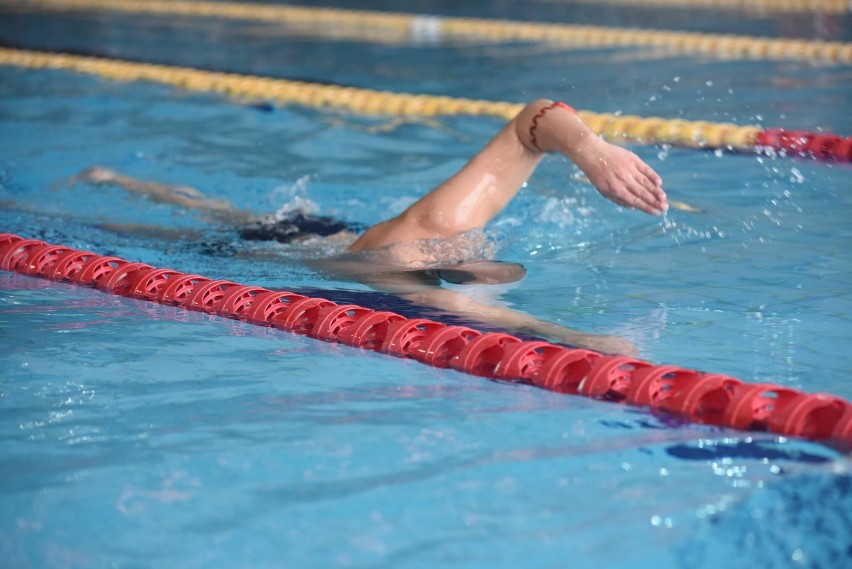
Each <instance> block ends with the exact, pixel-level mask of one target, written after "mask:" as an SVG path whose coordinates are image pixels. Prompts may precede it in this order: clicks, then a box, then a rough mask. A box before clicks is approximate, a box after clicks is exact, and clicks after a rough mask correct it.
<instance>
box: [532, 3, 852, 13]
mask: <svg viewBox="0 0 852 569" xmlns="http://www.w3.org/2000/svg"><path fill="white" fill-rule="evenodd" d="M546 1H550V2H560V3H565V4H611V5H616V6H637V7H653V8H733V9H739V10H745V11H747V12H759V13H763V14H768V13H774V12H821V13H823V14H846V13H850V12H852V2H850V1H849V0H546Z"/></svg>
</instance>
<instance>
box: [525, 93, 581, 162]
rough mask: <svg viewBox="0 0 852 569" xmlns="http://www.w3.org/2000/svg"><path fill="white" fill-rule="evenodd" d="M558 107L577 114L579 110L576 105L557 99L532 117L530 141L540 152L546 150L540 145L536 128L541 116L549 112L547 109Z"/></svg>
mask: <svg viewBox="0 0 852 569" xmlns="http://www.w3.org/2000/svg"><path fill="white" fill-rule="evenodd" d="M556 107H560V108H563V109H565V110H567V111H570V112H572V113H574V114H577V111H576V110H574V107H571V106H569V105H566V104H565V103H563V102H561V101H556V102H555V103H550V104H549V105H547V106H546V107H542V108H541V110H540V111H539V112H537V113H536V115H535V116H534V117H533V118H532V123H531V124H530V143H531V144H532V145H533V146H535V148H536V149H537V150H538V151H539V152H544V150H542V149H541V147H540V146H539V145H538V140H537V139H536V137H535V129H537V128H538V121H539V119H540V118H541V117H543V116H544V115H545V113H547V111H549V110H551V109H555V108H556Z"/></svg>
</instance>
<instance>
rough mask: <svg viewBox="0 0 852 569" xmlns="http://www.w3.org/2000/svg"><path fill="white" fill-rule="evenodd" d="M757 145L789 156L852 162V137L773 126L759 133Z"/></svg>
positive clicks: (759, 148)
mask: <svg viewBox="0 0 852 569" xmlns="http://www.w3.org/2000/svg"><path fill="white" fill-rule="evenodd" d="M755 147H756V149H757V150H758V151H760V150H764V151H765V150H769V149H771V150H773V151H775V152H777V153H784V154H786V155H788V156H790V155H792V156H807V157H812V158H819V159H823V160H834V161H837V162H852V137H850V136H846V137H844V136H840V135H837V134H828V133H824V134H817V133H813V132H806V131H800V130H783V129H780V128H772V129H769V130H764V131H761V132H759V133H757V137H756V138H755Z"/></svg>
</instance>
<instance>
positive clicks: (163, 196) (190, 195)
mask: <svg viewBox="0 0 852 569" xmlns="http://www.w3.org/2000/svg"><path fill="white" fill-rule="evenodd" d="M81 182H84V183H89V184H95V185H113V186H118V187H120V188H122V189H124V190H125V191H127V192H128V193H131V194H138V195H142V196H145V197H147V198H148V199H150V200H151V201H154V202H157V203H168V204H172V205H178V206H181V207H184V208H187V209H191V210H195V211H199V212H202V213H204V214H206V215H209V216H210V217H213V218H215V219H216V220H218V221H221V222H223V223H233V224H239V223H246V222H248V221H251V220H252V219H255V217H256V216H254V215H253V214H251V213H249V212H246V211H242V210H239V209H236V208H234V207H233V206H231V204H230V203H228V202H227V201H226V200H218V199H212V198H208V197H207V196H205V195H204V194H203V193H202V192H200V191H199V190H197V189H195V188H193V187H190V186H182V185H172V184H163V183H160V182H154V181H151V180H140V179H138V178H133V177H131V176H127V175H125V174H121V173H119V172H116V171H115V170H112V169H110V168H105V167H103V166H94V167H92V168H87V169H85V170H83V171H82V172H80V173H79V174H77V175H76V176H74V177H72V178H70V179H69V180H68V185H74V184H77V183H81Z"/></svg>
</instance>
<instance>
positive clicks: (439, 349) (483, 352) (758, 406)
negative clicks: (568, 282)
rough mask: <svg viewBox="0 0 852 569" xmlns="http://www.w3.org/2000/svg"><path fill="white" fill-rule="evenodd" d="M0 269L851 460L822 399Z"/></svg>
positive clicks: (509, 342) (851, 435) (835, 415)
mask: <svg viewBox="0 0 852 569" xmlns="http://www.w3.org/2000/svg"><path fill="white" fill-rule="evenodd" d="M0 269H2V270H6V271H11V272H17V273H20V274H23V275H28V276H32V277H41V278H46V279H51V280H56V281H65V282H71V283H74V284H77V285H81V286H90V287H95V288H97V289H98V290H100V291H103V292H107V293H110V294H116V295H121V296H126V297H130V298H136V299H140V300H147V301H150V302H158V303H160V304H166V305H171V306H177V307H179V308H184V309H186V310H196V311H201V312H206V313H208V314H215V315H218V316H222V317H225V318H234V319H238V320H242V321H245V322H248V323H250V324H255V325H258V326H272V327H274V328H278V329H280V330H286V331H288V332H294V333H296V334H303V335H307V336H310V337H312V338H317V339H320V340H326V341H331V342H339V343H341V344H346V345H347V346H353V347H359V348H364V349H367V350H374V351H378V352H383V353H386V354H391V355H395V356H400V357H406V358H412V359H415V360H417V361H420V362H423V363H426V364H429V365H432V366H436V367H444V368H453V369H456V370H458V371H462V372H466V373H470V374H473V375H479V376H484V377H489V378H494V379H498V380H504V381H520V382H525V383H529V384H532V385H535V386H538V387H541V388H544V389H549V390H552V391H558V392H560V393H569V394H573V395H585V396H587V397H593V398H596V399H602V400H607V401H613V402H622V403H627V404H631V405H638V406H642V407H648V408H650V409H652V410H655V411H661V412H665V413H669V414H672V415H676V416H679V417H682V418H684V419H687V420H689V421H692V422H695V423H704V424H709V425H717V426H721V427H730V428H733V429H739V430H751V431H769V432H771V433H776V434H779V435H786V436H794V437H802V438H806V439H811V440H819V441H825V442H827V443H829V444H832V445H834V446H836V447H838V448H839V449H841V450H842V451H843V452H848V451H849V450H850V449H852V404H850V403H849V402H848V401H846V400H845V399H842V398H840V397H836V396H834V395H830V394H825V393H815V394H810V393H805V392H802V391H799V390H796V389H791V388H788V387H783V386H780V385H772V384H766V383H764V384H747V383H745V382H743V381H741V380H739V379H737V378H734V377H729V376H726V375H719V374H709V373H703V372H700V371H695V370H691V369H684V368H680V367H677V366H670V365H656V364H652V363H650V362H646V361H642V360H639V359H634V358H628V357H622V356H611V355H605V354H600V353H597V352H593V351H590V350H582V349H574V348H568V347H565V346H560V345H557V344H551V343H548V342H543V341H523V340H521V339H519V338H516V337H514V336H512V335H509V334H503V333H482V332H480V331H478V330H474V329H472V328H468V327H466V326H450V325H446V324H443V323H441V322H436V321H433V320H426V319H422V318H414V319H412V318H405V317H403V316H400V315H399V314H395V313H393V312H382V311H375V310H372V309H369V308H364V307H362V306H357V305H354V304H343V305H340V304H337V303H334V302H331V301H330V300H325V299H323V298H312V297H307V296H303V295H300V294H294V293H292V292H282V291H272V290H267V289H264V288H261V287H256V286H246V285H242V284H239V283H235V282H231V281H225V280H213V279H208V278H206V277H202V276H200V275H187V274H184V273H181V272H178V271H173V270H170V269H157V268H154V267H151V266H150V265H146V264H144V263H131V262H128V261H125V260H124V259H119V258H117V257H107V256H101V255H96V254H94V253H90V252H87V251H77V250H74V249H71V248H69V247H63V246H58V245H49V244H47V243H45V242H43V241H39V240H36V239H24V238H22V237H19V236H18V235H12V234H8V233H0Z"/></svg>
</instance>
